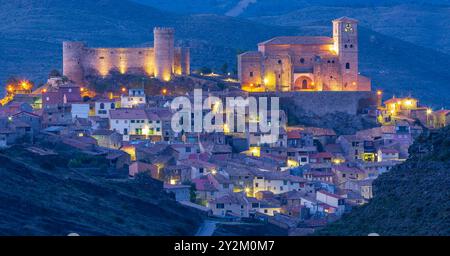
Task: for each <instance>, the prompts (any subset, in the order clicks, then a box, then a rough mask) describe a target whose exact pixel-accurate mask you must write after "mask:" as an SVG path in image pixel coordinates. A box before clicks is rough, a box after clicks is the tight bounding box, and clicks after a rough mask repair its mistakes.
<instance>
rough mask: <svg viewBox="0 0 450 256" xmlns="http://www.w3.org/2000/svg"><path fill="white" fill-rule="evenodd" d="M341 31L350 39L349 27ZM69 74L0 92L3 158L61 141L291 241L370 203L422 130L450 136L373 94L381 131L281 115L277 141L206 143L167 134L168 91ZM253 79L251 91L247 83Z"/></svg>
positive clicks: (447, 119) (248, 138)
mask: <svg viewBox="0 0 450 256" xmlns="http://www.w3.org/2000/svg"><path fill="white" fill-rule="evenodd" d="M343 22H347V20H345V19H344V20H343ZM344 29H345V31H347V32H353V28H352V27H348V26H345V28H344ZM349 47H350V46H349ZM345 48H347V46H345ZM352 48H353V46H352ZM247 55H248V53H247ZM172 59H173V56H172ZM172 62H173V60H172ZM186 62H187V64H186V63H185V64H184V66H187V67H189V63H188V61H186ZM333 63H334V61H333ZM166 64H167V63H166ZM171 65H172V64H170V63H169V67H171ZM302 65H303V64H302ZM347 67H350V65H347ZM352 67H353V65H352ZM246 69H248V67H246ZM162 70H164V69H162ZM302 72H303V71H302ZM66 73H67V72H64V74H58V72H52V74H51V75H50V76H49V78H48V81H47V82H46V83H45V84H44V85H43V86H41V87H38V88H33V85H32V83H31V82H30V81H27V80H25V79H24V80H20V81H16V82H15V83H11V84H8V85H6V96H5V98H4V99H2V101H1V107H0V149H1V150H7V149H8V148H9V147H11V146H14V145H18V144H21V145H26V147H27V148H28V149H30V150H29V151H30V152H35V153H36V154H45V149H41V148H39V147H38V146H36V145H35V142H36V141H37V140H39V139H42V138H46V139H51V140H56V141H60V142H62V143H64V144H65V145H66V146H67V147H71V148H76V149H78V150H81V151H83V152H88V153H89V154H96V155H101V156H104V157H105V158H106V159H107V161H108V163H109V166H108V167H107V168H108V170H105V172H106V171H108V172H113V173H114V172H116V173H122V174H125V175H122V176H121V177H122V178H123V179H135V178H136V177H138V176H139V175H147V176H150V177H151V178H153V179H156V180H159V181H160V182H161V186H163V188H164V190H165V191H166V192H167V193H172V194H173V197H174V199H175V200H176V201H178V202H179V203H180V204H183V205H185V206H186V207H192V208H195V209H198V210H199V211H201V212H203V213H204V214H205V215H206V216H209V217H211V218H216V219H222V220H224V221H231V222H232V221H244V220H254V221H259V222H263V223H270V224H273V225H276V226H278V227H280V228H282V229H285V230H287V231H288V232H289V234H293V235H295V234H308V233H311V232H313V231H314V230H315V229H317V228H320V227H323V226H325V225H326V224H327V223H329V222H333V221H335V220H337V219H339V218H340V217H341V216H342V215H343V214H344V213H346V212H349V211H351V210H352V208H353V207H358V206H360V205H364V204H366V203H368V202H369V201H370V200H371V198H372V197H373V191H372V184H373V182H374V181H375V180H376V179H377V177H378V176H379V175H381V174H383V173H385V172H389V171H390V170H391V169H392V168H393V167H394V166H395V165H397V164H399V163H402V162H403V161H405V160H406V159H407V158H408V148H409V147H410V145H412V143H413V142H414V139H415V138H416V137H418V136H419V135H420V134H421V133H422V131H423V130H424V129H438V128H441V127H444V126H447V125H449V124H450V110H444V109H442V110H432V109H431V108H429V107H427V106H423V105H421V104H420V102H419V100H418V99H416V98H413V97H403V98H396V97H393V98H390V99H384V101H383V92H382V91H381V90H378V91H375V92H373V93H374V94H376V95H377V97H378V102H377V104H376V106H374V107H372V108H369V109H367V110H366V111H365V112H364V115H366V116H367V117H368V118H371V119H373V120H374V121H375V122H376V123H377V126H375V127H373V128H370V129H365V130H359V131H357V132H356V133H354V134H338V133H337V132H336V131H334V130H333V129H330V128H324V127H312V126H303V125H288V123H289V116H288V114H287V113H285V112H284V111H283V110H280V115H279V122H280V125H279V128H278V129H279V131H278V135H277V136H276V139H275V140H270V141H268V140H265V137H266V134H264V133H261V132H259V131H256V132H253V131H248V130H245V131H243V132H240V131H238V132H235V131H230V130H229V129H227V128H226V127H224V129H223V132H213V133H207V132H175V131H174V130H173V129H172V126H171V123H172V118H173V115H174V111H173V110H172V109H171V108H170V103H171V102H172V100H173V99H174V98H175V97H176V96H179V95H176V93H174V92H172V91H171V90H172V89H169V87H165V86H164V84H163V86H161V87H159V88H158V92H159V93H153V94H148V93H147V90H146V88H144V87H143V86H139V85H136V86H129V87H127V86H123V85H120V84H116V85H114V87H115V88H116V89H115V90H114V91H108V92H103V93H99V92H96V91H95V90H93V89H92V88H91V87H89V84H86V83H85V81H80V82H74V81H73V79H70V77H67V76H66V75H67V74H66ZM169 73H170V72H169ZM184 73H185V74H181V73H180V74H176V73H174V74H169V75H172V77H176V76H179V77H181V76H184V77H185V78H186V79H190V80H192V81H195V83H197V84H199V85H200V86H203V87H205V86H207V85H208V83H211V81H212V82H214V81H215V80H220V79H224V80H226V79H228V80H230V81H238V79H237V78H236V77H232V76H230V75H229V74H214V73H212V74H211V73H210V74H192V75H191V74H189V71H187V72H184ZM250 74H251V75H249V76H248V77H247V78H246V79H247V80H251V79H253V72H251V73H250ZM166 76H167V75H166ZM275 76H276V75H274V77H275ZM299 77H300V76H299ZM301 77H302V78H301V79H300V80H299V81H297V82H296V81H294V80H293V83H294V85H295V84H296V88H297V87H298V88H301V87H302V83H303V82H302V81H303V80H302V79H304V78H303V77H307V76H306V75H303V76H301ZM155 79H157V78H155ZM258 79H259V78H258ZM349 79H353V78H349ZM162 80H166V79H165V78H162ZM260 80H261V79H260ZM262 80H264V79H262ZM304 81H306V80H304ZM349 81H350V80H349ZM165 82H166V83H168V81H165ZM274 83H275V82H274ZM311 84H314V82H313V81H312V80H311V79H309V78H308V79H307V81H306V82H304V83H303V85H304V87H305V88H304V89H305V90H311V86H312V85H311ZM324 84H325V82H324ZM366 84H367V82H365V84H364V86H365V88H366V87H368V86H366ZM246 86H248V87H252V86H253V84H252V85H250V84H249V85H246ZM272 87H273V88H277V87H279V86H277V85H275V84H274V85H273V86H272ZM324 87H325V86H324ZM336 87H337V85H336ZM274 90H275V89H274ZM250 91H251V90H250ZM308 93H315V92H308ZM210 95H212V96H216V97H218V98H221V99H225V98H226V97H228V96H233V97H235V96H242V97H248V96H249V90H241V89H233V90H229V89H223V90H211V91H208V95H204V96H205V97H206V96H210ZM185 96H186V95H185ZM192 96H193V95H192V94H189V95H187V96H186V97H188V98H191V97H192ZM223 114H224V115H225V114H226V113H223ZM246 122H248V123H250V122H258V116H251V115H246Z"/></svg>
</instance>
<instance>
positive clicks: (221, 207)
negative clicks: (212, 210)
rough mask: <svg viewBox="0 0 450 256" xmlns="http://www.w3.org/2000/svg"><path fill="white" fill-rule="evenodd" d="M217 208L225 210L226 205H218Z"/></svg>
mask: <svg viewBox="0 0 450 256" xmlns="http://www.w3.org/2000/svg"><path fill="white" fill-rule="evenodd" d="M216 208H217V209H223V208H225V205H224V204H216Z"/></svg>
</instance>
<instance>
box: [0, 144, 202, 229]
mask: <svg viewBox="0 0 450 256" xmlns="http://www.w3.org/2000/svg"><path fill="white" fill-rule="evenodd" d="M51 148H52V149H53V150H56V151H57V152H58V153H59V155H58V156H45V157H44V156H39V155H35V154H33V153H31V152H29V151H26V150H25V149H24V148H23V147H14V148H11V149H8V150H2V151H1V152H0V162H1V165H0V235H59V236H61V235H62V236H65V235H67V234H69V233H72V232H75V233H78V234H80V235H81V236H86V235H192V234H195V232H196V230H197V228H198V226H199V223H200V222H201V217H200V216H199V215H198V214H197V213H196V212H194V211H192V210H190V209H187V208H185V207H183V206H181V205H179V204H178V203H176V202H175V201H174V200H173V199H172V198H170V197H169V196H168V195H167V194H166V193H165V192H164V191H162V189H161V187H160V186H161V185H160V184H159V182H156V181H155V180H152V179H150V178H142V179H138V180H135V181H130V180H126V179H125V180H123V179H108V178H105V177H103V175H100V173H98V172H104V169H102V170H97V171H95V170H93V169H92V168H90V169H86V170H74V169H69V168H68V167H67V165H68V162H69V160H70V159H74V158H82V159H83V161H82V162H85V161H93V159H92V157H90V156H84V155H83V154H82V153H80V152H77V151H73V150H68V149H67V147H65V149H62V148H61V147H59V148H55V147H51ZM63 148H64V147H63ZM61 149H62V150H61ZM96 161H99V162H98V163H97V164H92V166H91V167H95V166H99V165H100V163H101V161H102V160H101V159H100V160H96ZM94 169H95V168H94ZM96 172H97V173H96Z"/></svg>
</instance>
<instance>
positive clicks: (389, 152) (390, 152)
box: [378, 148, 399, 162]
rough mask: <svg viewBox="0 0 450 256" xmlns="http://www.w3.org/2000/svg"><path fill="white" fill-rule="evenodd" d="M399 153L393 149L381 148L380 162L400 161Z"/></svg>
mask: <svg viewBox="0 0 450 256" xmlns="http://www.w3.org/2000/svg"><path fill="white" fill-rule="evenodd" d="M398 159H399V151H398V150H396V149H393V148H380V149H378V162H382V161H389V160H398Z"/></svg>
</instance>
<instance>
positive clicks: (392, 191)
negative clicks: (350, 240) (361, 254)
mask: <svg viewBox="0 0 450 256" xmlns="http://www.w3.org/2000/svg"><path fill="white" fill-rule="evenodd" d="M410 154H411V156H410V158H409V159H408V160H407V161H406V162H405V163H403V164H401V165H398V166H396V167H394V168H393V169H392V170H391V171H390V172H388V173H385V174H383V175H381V176H380V177H379V178H378V179H377V180H375V182H374V184H373V186H374V188H373V192H374V198H373V199H372V200H371V201H370V202H369V203H368V204H367V205H364V206H362V207H359V208H356V209H353V210H352V212H351V213H349V214H347V215H344V216H343V218H342V219H341V220H339V221H337V222H335V223H332V224H330V225H329V226H328V227H326V228H324V229H322V230H320V231H318V235H363V236H365V235H367V234H369V233H374V232H375V233H378V234H380V235H384V236H385V235H397V236H398V235H406V236H412V235H430V236H436V235H441V236H442V235H445V236H448V235H450V200H449V198H450V191H449V188H450V175H449V174H450V173H449V171H450V127H447V128H445V129H442V130H440V131H439V132H431V133H426V134H424V135H422V136H421V137H419V138H418V139H417V140H416V142H415V143H414V144H413V145H412V146H411V147H410Z"/></svg>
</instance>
